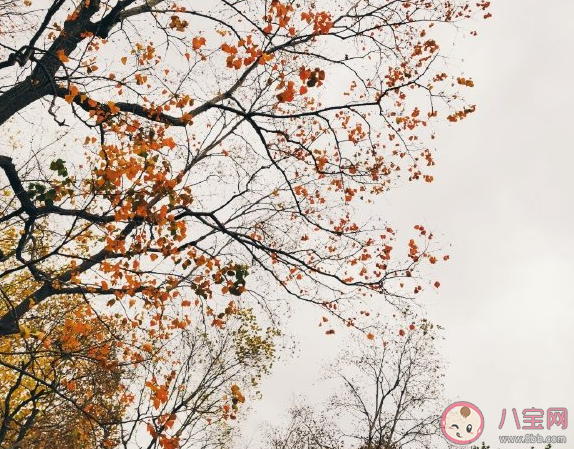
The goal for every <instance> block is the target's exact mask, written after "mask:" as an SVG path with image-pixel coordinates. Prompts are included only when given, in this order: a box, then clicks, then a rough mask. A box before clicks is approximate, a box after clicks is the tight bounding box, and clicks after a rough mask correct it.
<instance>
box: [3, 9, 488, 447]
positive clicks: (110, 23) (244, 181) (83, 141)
mask: <svg viewBox="0 0 574 449" xmlns="http://www.w3.org/2000/svg"><path fill="white" fill-rule="evenodd" d="M488 6H489V2H482V1H481V2H478V3H476V2H467V1H460V2H451V1H445V0H430V1H429V0H424V1H423V0H413V1H390V0H377V1H373V0H365V1H360V2H354V1H338V2H330V1H327V0H325V1H313V2H312V1H307V0H302V1H299V2H291V1H286V2H280V1H275V0H273V1H270V2H255V1H245V0H243V1H237V2H228V1H217V0H213V1H205V2H199V1H191V0H189V1H188V0H181V1H175V2H172V1H163V0H109V1H104V0H79V1H76V2H72V1H71V0H53V1H52V0H50V1H48V0H25V1H19V0H18V1H13V2H0V33H1V34H0V40H1V41H2V47H1V49H0V77H1V79H2V83H1V84H2V87H1V88H0V126H2V131H3V135H4V136H5V138H4V140H3V143H2V147H1V149H0V174H1V176H0V180H1V183H2V186H1V187H2V190H1V191H0V194H1V197H0V234H1V241H0V250H1V253H0V277H1V280H0V284H1V289H0V294H1V297H0V373H1V375H2V386H1V387H0V391H1V392H2V395H3V396H4V397H6V398H7V400H6V401H4V404H5V405H4V406H3V408H2V410H1V411H0V446H2V447H4V446H6V447H20V446H18V445H19V444H20V445H21V446H22V447H52V446H51V445H52V444H54V441H56V440H57V441H58V442H59V443H58V444H57V446H58V447H73V446H72V445H71V443H69V442H70V441H75V442H76V443H78V442H80V441H81V442H82V444H83V445H84V446H82V447H94V448H95V447H111V448H112V447H162V448H164V449H170V448H178V447H193V445H194V444H195V442H196V441H199V440H201V441H213V444H212V445H213V446H217V445H221V444H222V443H221V442H222V441H224V440H225V438H226V435H227V436H228V435H229V432H228V429H227V426H228V423H229V422H231V421H232V420H233V419H234V418H235V417H236V416H237V413H238V412H239V410H240V409H241V407H242V405H243V404H244V402H245V401H246V397H249V394H250V393H249V392H251V393H254V392H255V390H256V386H257V383H258V380H259V378H260V377H261V376H262V375H263V374H265V373H266V372H267V370H268V369H269V366H270V365H271V362H272V360H273V358H274V354H275V343H274V341H275V337H276V336H277V335H278V333H279V330H278V329H277V327H278V326H279V325H280V322H278V321H277V320H276V318H277V317H276V316H274V307H275V306H274V304H276V302H274V301H272V300H274V299H280V300H281V301H278V302H277V303H278V304H281V302H293V301H305V302H308V303H312V304H315V305H316V306H317V307H318V308H320V309H322V311H323V313H324V315H325V320H324V321H323V322H322V325H323V326H326V329H325V331H326V333H327V334H332V333H334V332H335V328H334V326H335V325H334V324H333V325H331V324H332V323H335V322H342V323H344V324H346V325H347V326H349V327H357V328H359V329H360V328H361V319H362V317H365V316H367V314H368V313H369V312H368V310H366V309H368V308H369V307H370V305H369V304H377V303H380V302H381V301H386V302H387V303H391V304H393V305H394V306H397V307H399V308H401V309H404V308H405V307H407V306H408V305H409V304H410V302H411V300H412V297H413V296H415V295H416V294H417V293H419V292H420V291H422V290H423V288H427V287H428V288H433V287H431V284H432V282H434V280H432V281H431V282H426V283H425V281H422V280H421V279H420V278H419V276H418V269H419V267H420V266H424V265H432V264H435V263H437V262H440V261H442V260H443V259H446V258H448V256H447V255H445V254H442V253H436V252H433V246H432V243H433V236H432V233H431V232H430V231H428V230H427V229H425V228H424V226H422V225H419V224H417V225H416V226H415V227H414V229H410V230H405V232H404V234H399V233H398V232H397V230H395V229H394V228H393V227H392V225H391V224H390V223H387V222H386V220H385V219H384V217H371V219H370V220H364V219H362V218H360V217H365V216H366V215H365V213H364V211H365V210H370V208H372V207H374V206H375V205H377V204H379V203H378V202H377V198H378V197H380V196H381V195H383V194H385V192H387V191H388V190H389V189H390V188H392V187H394V186H396V185H397V184H399V183H404V182H403V181H422V182H432V180H433V175H432V174H431V173H432V166H433V165H434V160H433V149H432V146H431V144H432V139H433V138H434V131H433V126H432V125H433V123H435V122H437V121H440V120H443V121H446V122H448V121H451V122H456V121H459V120H462V119H464V118H465V117H466V116H467V115H468V114H470V113H472V112H473V111H474V110H475V106H474V105H472V104H467V103H466V102H465V101H464V99H463V94H462V93H464V91H466V90H467V89H469V88H471V87H472V86H473V85H474V82H473V81H472V78H470V77H469V76H467V75H465V74H463V73H459V72H457V73H450V72H449V70H448V65H447V64H445V63H444V59H443V55H442V53H441V42H442V41H441V39H447V40H448V37H447V36H448V31H449V30H450V29H452V27H453V25H456V26H457V27H461V26H464V23H465V21H466V20H467V19H469V18H471V17H485V18H487V17H488V16H489V13H488ZM467 32H469V33H470V34H475V33H474V32H473V31H472V30H467ZM362 211H363V212H362ZM439 285H440V284H439V283H438V282H436V283H435V284H434V288H438V286H439ZM403 332H404V331H403ZM376 337H377V336H376V335H373V334H369V338H370V339H376ZM96 398H97V399H96ZM142 434H143V435H144V436H143V437H142ZM54 439H56V440H54ZM76 443H75V444H76ZM210 444H211V443H210ZM76 447H79V446H76Z"/></svg>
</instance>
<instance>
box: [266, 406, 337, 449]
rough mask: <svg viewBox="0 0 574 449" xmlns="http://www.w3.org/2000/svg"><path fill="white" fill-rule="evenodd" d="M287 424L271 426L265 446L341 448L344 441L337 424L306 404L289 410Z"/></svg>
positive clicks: (275, 448) (273, 448) (318, 448)
mask: <svg viewBox="0 0 574 449" xmlns="http://www.w3.org/2000/svg"><path fill="white" fill-rule="evenodd" d="M286 421H287V422H288V424H287V425H286V426H283V427H271V428H270V429H269V431H268V435H267V438H266V446H263V447H269V448H271V449H310V448H316V449H342V448H344V447H345V446H344V443H343V440H342V438H341V432H340V431H339V429H337V426H336V425H335V424H334V423H333V422H331V421H329V419H328V418H327V417H326V416H324V415H323V414H317V413H316V412H315V411H314V410H313V409H312V408H311V407H310V406H308V405H295V406H293V407H291V409H290V410H289V417H288V419H287V420H286Z"/></svg>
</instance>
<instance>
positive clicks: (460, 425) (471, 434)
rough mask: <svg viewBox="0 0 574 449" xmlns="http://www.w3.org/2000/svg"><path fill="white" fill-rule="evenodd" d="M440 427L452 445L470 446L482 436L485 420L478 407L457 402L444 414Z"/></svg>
mask: <svg viewBox="0 0 574 449" xmlns="http://www.w3.org/2000/svg"><path fill="white" fill-rule="evenodd" d="M440 427H441V429H442V433H443V434H444V436H445V437H446V438H447V440H449V441H450V442H451V443H454V444H469V443H472V442H473V441H476V440H477V439H478V437H479V436H480V435H481V434H482V430H483V429H484V418H483V416H482V413H481V411H480V410H479V409H478V407H477V406H476V405H474V404H471V403H470V402H455V403H454V404H451V405H449V406H448V407H447V408H446V410H445V411H444V413H443V414H442V417H441V420H440Z"/></svg>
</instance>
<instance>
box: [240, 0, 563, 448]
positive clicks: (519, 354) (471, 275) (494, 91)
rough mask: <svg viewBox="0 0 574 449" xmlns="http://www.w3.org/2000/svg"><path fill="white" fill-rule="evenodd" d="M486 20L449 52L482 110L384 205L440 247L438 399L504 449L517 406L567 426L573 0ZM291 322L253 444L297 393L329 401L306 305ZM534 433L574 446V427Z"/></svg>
mask: <svg viewBox="0 0 574 449" xmlns="http://www.w3.org/2000/svg"><path fill="white" fill-rule="evenodd" d="M492 13H493V14H494V18H493V19H490V20H489V21H487V22H484V23H479V24H478V25H477V26H478V29H479V33H480V34H479V36H478V37H477V38H467V39H461V40H459V41H458V42H457V44H456V47H455V49H454V52H455V53H456V55H458V56H460V57H464V58H465V61H464V64H463V66H464V70H465V72H466V74H467V75H468V76H472V78H473V80H474V81H475V83H476V87H475V88H474V89H472V90H470V91H469V92H468V95H467V98H468V99H469V100H470V101H472V102H476V103H477V104H478V110H477V112H476V113H475V114H473V115H471V116H470V117H469V118H468V119H467V120H466V121H463V122H462V123H460V124H456V125H454V126H448V127H446V126H445V127H444V129H440V130H439V133H438V134H439V138H438V139H437V141H436V146H437V149H438V151H437V158H436V159H437V170H436V172H435V182H434V183H432V184H431V185H430V186H429V185H422V184H424V183H422V184H420V185H407V186H405V187H404V188H401V189H397V190H396V191H395V192H393V193H392V195H389V196H387V201H388V204H389V205H390V206H391V210H394V213H396V217H395V218H393V219H392V220H391V222H392V224H393V225H400V224H402V225H404V226H410V225H411V224H413V223H423V224H425V225H427V226H426V227H427V228H429V229H431V230H432V231H434V232H435V233H436V234H437V236H438V237H439V238H440V241H441V242H442V243H443V245H444V247H445V248H447V249H448V251H447V252H448V253H449V254H450V255H451V261H450V263H448V264H446V265H444V266H443V267H440V268H439V269H438V272H437V274H436V277H437V278H439V279H440V280H441V284H442V286H441V288H440V292H439V294H438V295H437V294H435V293H434V292H431V291H428V292H427V293H426V294H425V297H424V299H425V301H426V303H427V310H428V312H429V314H430V316H431V317H432V319H433V320H434V321H435V322H437V323H439V324H442V325H444V326H445V327H446V331H445V332H444V335H445V337H446V341H445V342H444V344H443V348H442V350H443V354H444V357H445V359H446V361H447V362H448V364H449V367H448V370H447V380H446V385H447V394H448V396H449V397H451V398H452V399H453V400H457V399H459V400H467V401H470V402H473V403H474V404H476V405H477V406H478V407H479V408H480V409H481V410H482V412H483V414H484V417H485V421H486V425H485V431H484V434H483V435H484V439H485V440H486V441H487V442H488V443H489V444H491V445H492V446H493V448H498V447H500V448H511V447H518V445H512V444H499V443H498V435H499V434H500V435H526V434H527V433H531V432H532V431H526V430H517V429H516V427H515V425H514V423H513V418H512V411H511V410H512V408H516V409H517V411H518V412H519V413H521V412H522V410H523V409H525V408H532V407H536V408H542V409H545V410H546V409H547V408H549V407H567V408H571V413H573V415H572V416H571V420H574V387H573V386H572V382H573V381H574V357H573V355H572V350H571V347H572V343H573V342H574V326H573V325H572V321H573V318H574V262H573V261H572V257H573V254H574V226H573V224H574V202H573V200H572V193H573V192H574V177H573V176H572V174H571V169H572V166H573V163H574V148H573V146H572V141H571V140H570V139H571V134H572V129H573V128H574V125H572V124H571V117H572V114H571V110H570V108H571V107H572V106H573V104H574V87H573V85H572V83H573V79H572V73H573V72H574V70H573V69H574V61H573V57H572V53H573V52H572V50H573V48H574V45H573V44H574V37H573V34H572V31H573V30H574V27H573V26H572V25H573V23H572V20H573V19H572V18H573V17H574V1H572V0H555V1H552V2H540V1H535V0H495V1H493V5H492ZM404 226H403V227H404ZM397 227H399V226H397ZM449 245H452V246H451V247H449ZM296 318H297V319H298V320H300V321H299V322H298V329H301V335H300V338H301V340H300V345H299V353H298V354H299V358H298V359H296V360H293V359H291V360H285V361H284V362H283V363H279V364H278V365H277V366H276V369H275V371H274V374H273V375H272V376H271V377H270V378H269V379H267V380H266V381H265V382H264V384H263V394H264V399H263V400H262V401H260V402H259V403H257V404H255V405H254V410H253V412H252V415H251V419H250V421H249V423H248V426H247V427H248V430H247V432H246V433H247V435H246V436H248V437H250V436H253V435H254V434H255V433H256V431H257V429H258V428H259V425H260V424H261V423H262V422H263V421H271V422H276V421H277V420H278V419H279V418H281V417H284V416H285V412H286V408H287V407H288V406H289V403H290V400H291V399H292V398H293V396H294V395H296V394H302V395H304V396H307V397H309V398H310V400H311V401H313V400H320V399H321V398H323V397H325V394H326V392H325V388H321V382H320V380H319V379H318V375H319V372H320V366H321V364H322V363H323V362H324V360H326V359H328V357H329V356H330V355H332V354H333V353H334V352H335V349H336V346H337V342H336V339H329V338H325V336H324V330H323V329H318V328H317V327H316V318H315V317H309V315H308V314H306V313H305V312H304V311H299V313H297V312H296ZM503 408H506V409H507V420H506V424H505V426H504V428H503V430H502V431H499V430H498V424H499V422H500V418H501V414H502V409H503ZM508 414H510V415H508ZM534 433H536V432H534ZM539 433H540V434H542V435H566V436H567V437H568V439H569V440H570V442H569V443H567V444H565V445H564V444H563V445H558V446H557V447H563V448H564V449H566V448H569V447H574V446H572V445H573V444H574V443H573V442H574V424H573V425H572V426H571V427H570V428H569V429H568V430H565V431H563V430H558V429H557V428H553V430H552V431H551V432H550V431H547V430H546V429H545V430H543V431H540V432H539ZM521 449H522V448H521Z"/></svg>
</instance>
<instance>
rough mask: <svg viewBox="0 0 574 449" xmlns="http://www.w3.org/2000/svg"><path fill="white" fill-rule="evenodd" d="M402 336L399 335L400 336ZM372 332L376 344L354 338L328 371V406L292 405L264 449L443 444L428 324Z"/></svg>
mask: <svg viewBox="0 0 574 449" xmlns="http://www.w3.org/2000/svg"><path fill="white" fill-rule="evenodd" d="M405 329H406V330H405ZM405 329H398V330H397V329H396V327H395V326H393V328H388V327H382V326H381V327H379V329H378V333H379V335H381V336H382V339H383V342H382V343H381V342H379V343H378V344H376V343H373V344H370V345H365V344H364V340H363V339H355V342H354V343H355V344H354V345H353V344H351V345H348V348H347V349H345V350H344V351H343V352H342V353H341V355H340V356H339V358H338V359H337V361H336V362H335V363H334V364H333V366H332V369H331V370H330V376H332V377H333V378H334V380H336V381H337V383H336V384H335V386H334V388H335V389H336V390H337V393H336V394H335V395H334V397H333V399H332V400H331V401H330V402H329V403H328V404H324V405H322V406H321V410H320V411H313V410H312V409H310V408H309V407H308V406H298V407H296V408H294V409H293V410H292V411H291V413H290V419H289V424H287V425H286V426H285V427H278V428H277V429H276V428H272V430H271V432H270V437H269V438H268V446H269V447H272V448H287V447H289V448H291V447H297V448H299V447H300V448H315V447H318V448H333V449H334V448H340V447H345V448H357V449H401V448H405V449H406V448H433V449H435V448H437V447H440V446H441V445H442V443H443V442H444V441H443V440H444V438H443V437H442V434H441V430H440V416H441V413H442V410H443V409H444V406H445V401H444V398H443V391H442V390H443V388H442V387H443V383H442V378H443V376H444V374H443V368H444V367H443V363H442V361H441V358H440V357H439V355H438V353H437V351H436V348H435V345H434V340H435V338H436V336H437V332H436V329H435V327H434V325H432V324H430V323H429V322H428V321H426V320H422V321H420V322H419V323H417V324H416V325H415V324H414V323H407V324H406V326H405Z"/></svg>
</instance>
